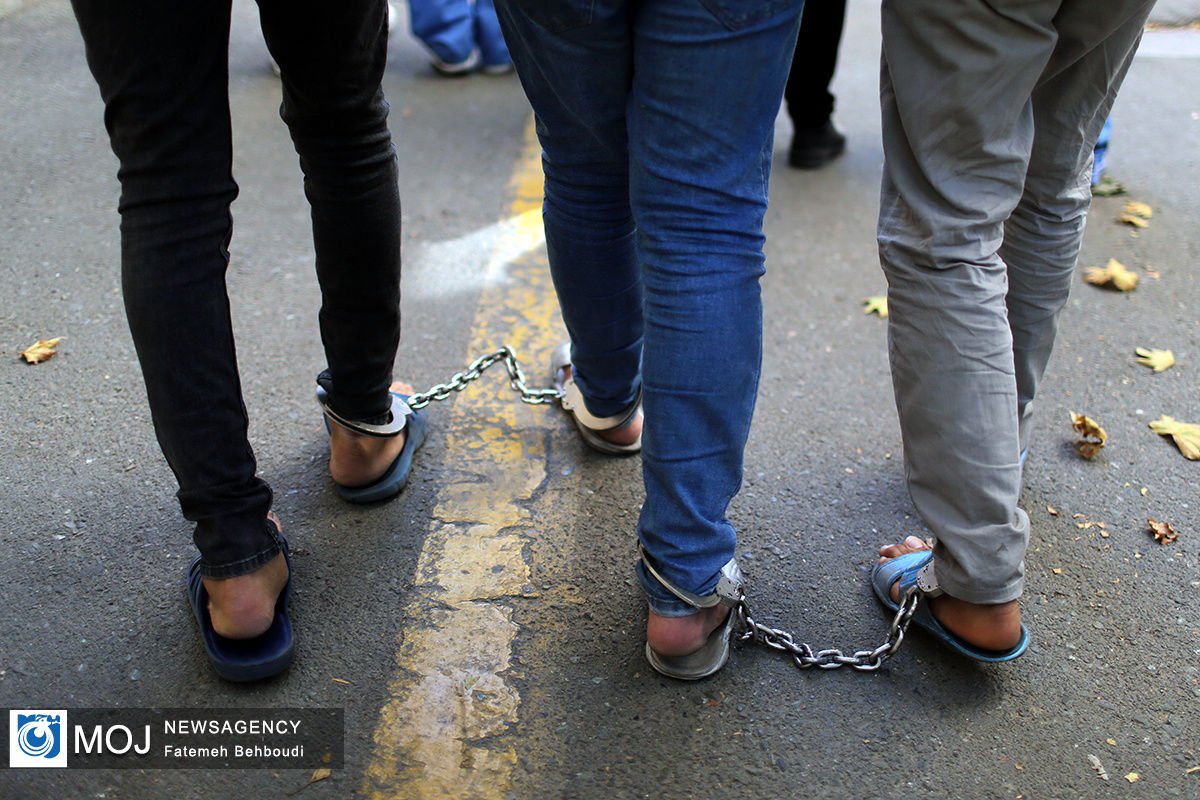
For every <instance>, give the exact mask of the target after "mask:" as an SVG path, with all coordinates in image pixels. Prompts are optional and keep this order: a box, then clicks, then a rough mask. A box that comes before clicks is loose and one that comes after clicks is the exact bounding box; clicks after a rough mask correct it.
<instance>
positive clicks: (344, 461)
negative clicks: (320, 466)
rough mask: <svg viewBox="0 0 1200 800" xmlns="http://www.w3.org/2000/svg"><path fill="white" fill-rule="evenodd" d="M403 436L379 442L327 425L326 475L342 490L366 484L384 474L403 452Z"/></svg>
mask: <svg viewBox="0 0 1200 800" xmlns="http://www.w3.org/2000/svg"><path fill="white" fill-rule="evenodd" d="M405 436H406V432H405V431H401V432H400V433H398V434H396V435H395V436H391V437H387V438H381V437H377V436H364V435H363V434H360V433H355V432H353V431H351V430H349V429H347V428H345V427H343V426H342V425H340V424H338V423H337V422H334V421H332V420H331V421H330V423H329V475H330V477H332V478H333V481H334V483H337V484H340V485H342V486H358V485H365V484H369V483H371V482H373V481H375V480H377V479H378V478H379V476H380V475H382V474H383V473H384V472H386V471H387V468H388V466H389V465H390V464H391V463H392V461H394V460H395V459H396V456H397V455H399V454H400V451H401V450H402V449H404V440H405Z"/></svg>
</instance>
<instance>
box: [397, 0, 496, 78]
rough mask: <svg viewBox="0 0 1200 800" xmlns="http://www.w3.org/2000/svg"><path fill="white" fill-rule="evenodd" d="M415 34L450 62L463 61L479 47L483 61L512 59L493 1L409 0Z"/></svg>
mask: <svg viewBox="0 0 1200 800" xmlns="http://www.w3.org/2000/svg"><path fill="white" fill-rule="evenodd" d="M408 11H409V24H410V25H411V26H412V32H413V36H416V37H417V38H418V39H420V40H421V42H422V43H424V45H425V46H426V47H427V48H429V51H430V52H431V53H433V54H434V55H435V56H437V57H438V58H439V59H441V60H442V61H444V62H446V63H447V64H461V63H462V62H464V61H466V60H467V59H469V58H470V57H471V53H472V51H474V50H475V49H476V48H478V49H479V56H480V63H481V64H482V65H483V66H485V67H497V66H502V65H504V64H507V63H508V62H509V55H508V47H506V46H505V44H504V37H503V36H502V35H501V33H500V24H499V23H498V22H497V20H496V9H495V7H494V6H493V5H492V0H409V3H408Z"/></svg>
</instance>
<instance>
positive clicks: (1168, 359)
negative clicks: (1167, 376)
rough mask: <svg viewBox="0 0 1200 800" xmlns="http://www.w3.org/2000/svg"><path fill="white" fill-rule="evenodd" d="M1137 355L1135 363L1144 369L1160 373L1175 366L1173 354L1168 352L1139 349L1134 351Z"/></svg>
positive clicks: (1146, 348) (1145, 348)
mask: <svg viewBox="0 0 1200 800" xmlns="http://www.w3.org/2000/svg"><path fill="white" fill-rule="evenodd" d="M1134 352H1135V353H1137V354H1138V360H1137V362H1138V363H1139V364H1141V365H1142V366H1144V367H1150V368H1151V369H1152V370H1154V371H1155V372H1162V371H1163V370H1164V369H1167V368H1168V367H1172V366H1174V365H1175V354H1174V353H1172V352H1171V351H1170V350H1153V349H1151V348H1148V347H1139V348H1137V350H1135V351H1134Z"/></svg>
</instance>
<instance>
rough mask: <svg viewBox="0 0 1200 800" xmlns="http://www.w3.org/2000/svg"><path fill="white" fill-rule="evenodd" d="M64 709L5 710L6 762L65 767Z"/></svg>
mask: <svg viewBox="0 0 1200 800" xmlns="http://www.w3.org/2000/svg"><path fill="white" fill-rule="evenodd" d="M66 730H67V712H66V711H65V710H62V711H44V710H34V711H29V710H26V711H17V710H10V711H9V712H8V766H10V767H65V766H66V765H67V748H66V746H65V741H64V739H63V736H64V734H65V732H66Z"/></svg>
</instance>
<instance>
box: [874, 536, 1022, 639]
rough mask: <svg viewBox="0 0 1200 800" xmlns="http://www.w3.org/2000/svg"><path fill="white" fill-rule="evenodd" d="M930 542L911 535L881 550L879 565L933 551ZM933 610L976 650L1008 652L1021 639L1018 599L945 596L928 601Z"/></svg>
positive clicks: (895, 595) (896, 593)
mask: <svg viewBox="0 0 1200 800" xmlns="http://www.w3.org/2000/svg"><path fill="white" fill-rule="evenodd" d="M929 549H931V546H930V544H929V542H926V541H924V540H923V539H918V538H917V537H916V536H909V537H908V538H907V539H905V540H904V541H903V542H901V543H900V544H889V545H885V546H884V547H881V548H879V556H880V558H879V563H881V564H882V563H883V562H885V561H890V560H891V559H893V558H896V557H897V556H902V555H904V554H905V553H916V552H919V551H922V550H929ZM892 600H893V601H895V602H897V603H899V602H900V583H899V581H897V582H896V583H894V584H892ZM925 602H927V603H929V610H930V611H931V612H932V613H933V616H934V617H935V618H936V619H937V621H938V622H940V623H941V624H942V627H943V628H945V629H946V630H948V631H950V632H951V633H953V634H954V635H955V636H958V637H959V638H960V639H963V640H964V641H966V642H969V643H970V644H973V645H975V646H976V647H981V648H984V649H986V650H1008V649H1009V648H1011V647H1013V646H1015V645H1016V643H1017V642H1018V641H1019V640H1020V638H1021V606H1020V605H1019V604H1018V603H1017V601H1016V600H1010V601H1009V602H1007V603H991V604H982V603H968V602H967V601H966V600H959V599H958V598H957V597H951V596H950V595H948V594H943V595H941V596H940V597H934V598H926V600H925Z"/></svg>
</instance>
